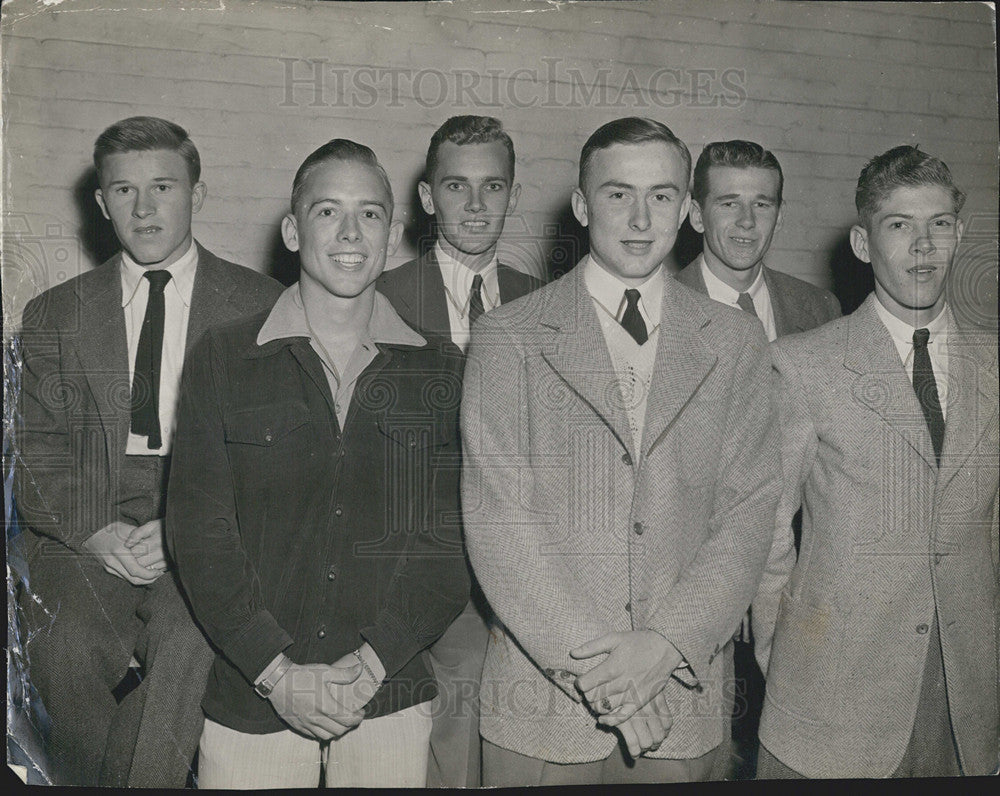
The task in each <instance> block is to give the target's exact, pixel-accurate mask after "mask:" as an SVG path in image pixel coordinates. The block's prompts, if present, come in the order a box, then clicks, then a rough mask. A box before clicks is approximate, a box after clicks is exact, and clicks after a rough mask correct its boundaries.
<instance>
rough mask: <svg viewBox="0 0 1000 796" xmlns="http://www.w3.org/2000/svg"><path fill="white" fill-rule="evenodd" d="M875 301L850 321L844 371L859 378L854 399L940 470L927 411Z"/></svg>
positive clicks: (865, 306)
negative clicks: (925, 412)
mask: <svg viewBox="0 0 1000 796" xmlns="http://www.w3.org/2000/svg"><path fill="white" fill-rule="evenodd" d="M875 301H877V299H876V298H875V294H874V293H872V294H871V295H869V296H868V299H867V300H866V301H865V303H864V304H862V305H861V307H859V308H858V310H857V311H856V312H855V313H854V314H853V315H851V317H850V319H849V321H848V323H849V325H848V331H847V350H846V351H845V353H844V367H846V368H847V369H848V370H850V371H853V372H854V373H857V374H858V376H859V378H858V379H857V380H856V381H855V382H854V384H853V385H852V388H851V394H852V397H853V398H854V399H855V400H856V401H858V402H859V403H861V404H863V405H864V406H867V407H868V408H869V409H871V410H872V411H874V412H876V413H877V414H879V415H880V416H881V417H882V419H883V420H885V422H886V423H888V424H889V425H890V426H891V427H892V428H893V429H894V430H895V431H896V432H897V433H898V434H899V435H900V436H902V437H903V439H905V440H906V441H907V442H908V443H909V444H910V446H911V447H912V448H913V449H914V450H915V451H916V452H917V453H918V454H920V456H921V457H922V458H923V459H924V461H925V462H927V464H928V465H930V466H931V467H933V468H935V469H937V461H936V459H935V456H934V448H933V445H932V443H931V435H930V432H929V431H928V430H927V421H926V420H925V418H924V413H923V410H922V409H921V408H920V402H919V401H918V400H917V395H916V393H915V392H914V391H913V384H912V382H911V381H910V379H909V377H908V376H907V375H906V371H905V370H904V369H903V363H902V362H900V359H899V353H898V352H897V351H896V346H895V345H894V344H893V342H892V337H890V335H889V332H888V330H887V329H886V328H885V325H884V324H883V323H882V321H881V320H880V319H879V317H878V313H877V311H876V310H875V305H874V302H875Z"/></svg>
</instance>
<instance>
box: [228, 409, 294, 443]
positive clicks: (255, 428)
mask: <svg viewBox="0 0 1000 796" xmlns="http://www.w3.org/2000/svg"><path fill="white" fill-rule="evenodd" d="M310 419H311V418H310V416H309V409H308V408H307V407H306V405H305V404H304V403H302V402H295V403H287V404H275V405H272V406H262V407H259V408H255V409H241V410H239V411H236V412H233V413H232V414H230V415H229V416H228V417H226V420H225V426H226V442H237V443H242V444H244V445H263V446H269V445H274V444H276V443H277V442H279V441H280V440H282V439H283V438H284V437H287V436H288V435H289V434H291V433H292V432H293V431H295V429H297V428H300V427H301V426H304V425H305V424H306V423H308V422H309V421H310Z"/></svg>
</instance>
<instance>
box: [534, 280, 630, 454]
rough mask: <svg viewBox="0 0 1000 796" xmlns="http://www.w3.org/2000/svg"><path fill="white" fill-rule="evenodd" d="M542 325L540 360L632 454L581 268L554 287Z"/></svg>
mask: <svg viewBox="0 0 1000 796" xmlns="http://www.w3.org/2000/svg"><path fill="white" fill-rule="evenodd" d="M541 323H542V325H543V326H544V327H546V328H548V329H551V330H552V338H551V342H550V343H547V344H543V346H542V352H541V353H542V358H543V359H545V361H546V362H548V363H549V365H550V366H551V367H552V369H553V370H554V371H555V372H556V374H557V375H558V377H559V378H560V379H562V380H563V381H564V382H565V383H566V384H567V385H568V386H569V388H570V389H572V390H573V391H574V392H575V393H577V395H579V396H580V397H581V398H582V399H583V400H584V401H586V402H587V404H589V405H590V407H591V408H592V409H593V410H594V412H595V413H596V414H597V415H598V416H599V417H600V418H601V420H602V421H603V422H604V423H605V424H606V425H607V426H608V428H609V429H611V431H612V433H613V434H614V435H615V437H617V438H618V441H619V442H620V443H621V445H622V447H624V448H625V450H628V451H632V450H633V446H632V432H631V430H630V428H629V423H628V417H627V416H626V414H625V405H624V401H623V400H622V396H621V389H620V388H619V386H618V378H617V376H616V375H615V369H614V365H613V364H612V362H611V355H610V354H609V353H608V346H607V343H606V342H605V340H604V332H602V331H601V326H600V323H599V321H598V319H597V311H596V310H595V309H594V302H593V300H592V299H591V297H590V293H589V292H588V291H587V285H586V284H585V282H584V280H583V263H579V264H578V265H577V266H576V268H574V269H573V270H572V271H570V273H568V274H567V275H566V276H564V277H562V279H560V280H559V281H558V282H556V283H555V284H554V285H553V289H552V293H551V294H550V301H549V303H548V306H547V307H546V308H545V310H544V312H543V314H542V319H541Z"/></svg>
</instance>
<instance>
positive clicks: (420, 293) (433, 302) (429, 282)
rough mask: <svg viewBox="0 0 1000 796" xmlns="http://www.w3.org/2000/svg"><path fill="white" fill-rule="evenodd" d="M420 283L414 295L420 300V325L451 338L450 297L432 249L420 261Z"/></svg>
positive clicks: (418, 270)
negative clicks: (446, 293)
mask: <svg viewBox="0 0 1000 796" xmlns="http://www.w3.org/2000/svg"><path fill="white" fill-rule="evenodd" d="M418 263H419V266H420V267H419V268H417V271H416V277H417V281H418V284H417V286H416V289H415V290H414V291H413V295H414V296H416V297H417V301H419V307H420V309H419V315H418V317H419V319H420V324H419V325H420V326H421V327H422V328H424V329H427V330H429V331H431V332H435V333H437V334H440V335H443V336H444V337H447V338H448V339H449V340H450V339H451V318H450V316H449V315H448V297H447V296H446V295H445V292H444V277H443V276H442V275H441V266H439V265H438V261H437V257H436V256H435V255H434V250H433V249H431V250H430V251H429V252H427V253H426V254H425V255H424V256H423V257H421V258H420V260H419V261H418Z"/></svg>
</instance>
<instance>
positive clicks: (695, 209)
mask: <svg viewBox="0 0 1000 796" xmlns="http://www.w3.org/2000/svg"><path fill="white" fill-rule="evenodd" d="M688 196H690V194H688ZM688 212H689V214H690V217H691V226H692V227H693V228H694V231H695V232H701V233H702V234H704V232H705V224H704V222H703V221H702V218H701V205H700V204H698V202H697V201H695V200H694V199H692V200H691V207H690V208H689V210H688Z"/></svg>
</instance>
